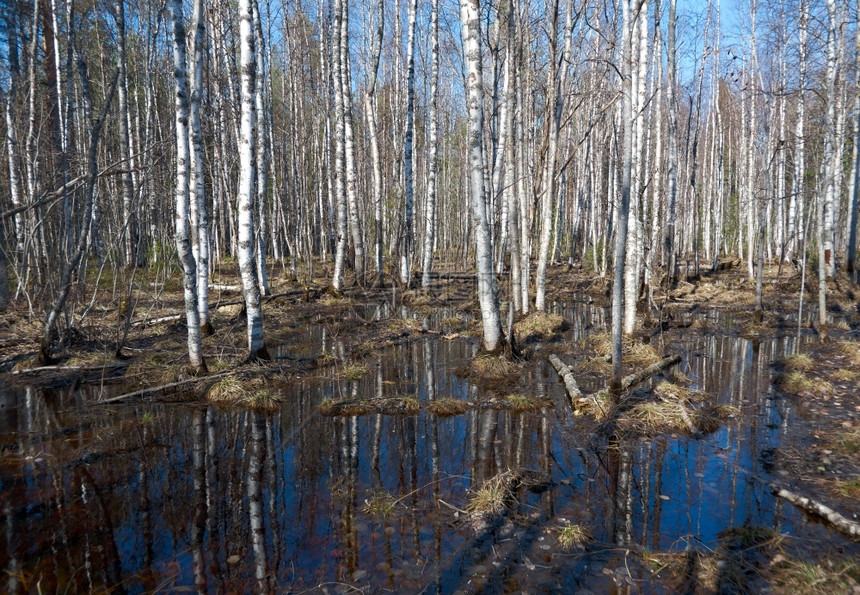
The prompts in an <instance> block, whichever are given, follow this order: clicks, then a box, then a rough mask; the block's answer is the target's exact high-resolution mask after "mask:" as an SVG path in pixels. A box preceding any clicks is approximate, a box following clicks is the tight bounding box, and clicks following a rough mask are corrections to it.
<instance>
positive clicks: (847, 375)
mask: <svg viewBox="0 0 860 595" xmlns="http://www.w3.org/2000/svg"><path fill="white" fill-rule="evenodd" d="M830 379H831V380H834V381H836V382H857V381H858V380H860V371H857V370H848V369H846V368H839V369H838V370H836V371H834V372H833V374H831V375H830Z"/></svg>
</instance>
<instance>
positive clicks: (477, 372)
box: [469, 354, 520, 380]
mask: <svg viewBox="0 0 860 595" xmlns="http://www.w3.org/2000/svg"><path fill="white" fill-rule="evenodd" d="M469 371H470V372H471V374H472V375H473V376H475V377H477V378H483V379H487V380H506V379H508V378H512V377H514V376H519V373H520V366H519V365H518V364H517V363H516V362H512V361H511V360H510V359H508V358H507V357H505V356H503V355H487V354H485V355H479V356H478V357H476V358H475V359H473V360H472V361H471V362H470V364H469Z"/></svg>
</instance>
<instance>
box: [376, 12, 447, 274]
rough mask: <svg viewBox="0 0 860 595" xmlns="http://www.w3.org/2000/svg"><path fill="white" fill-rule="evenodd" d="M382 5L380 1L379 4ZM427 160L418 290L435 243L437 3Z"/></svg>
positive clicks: (432, 25)
mask: <svg viewBox="0 0 860 595" xmlns="http://www.w3.org/2000/svg"><path fill="white" fill-rule="evenodd" d="M380 1H381V0H380ZM430 35H431V37H430V52H431V55H432V57H431V66H430V156H429V158H428V159H429V162H430V163H429V170H430V171H429V172H428V174H427V203H426V206H425V221H426V229H425V232H424V263H423V266H422V277H421V286H422V287H424V288H427V287H429V286H430V271H431V269H432V267H433V245H434V243H435V240H436V176H437V171H438V157H437V155H438V151H439V137H438V133H437V127H438V120H439V115H438V109H439V107H438V85H439V0H433V3H432V4H431V7H430Z"/></svg>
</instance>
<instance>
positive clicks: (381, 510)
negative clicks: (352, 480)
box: [361, 490, 397, 518]
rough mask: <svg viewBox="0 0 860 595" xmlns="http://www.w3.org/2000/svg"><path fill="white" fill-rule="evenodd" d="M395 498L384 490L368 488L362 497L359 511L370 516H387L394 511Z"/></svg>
mask: <svg viewBox="0 0 860 595" xmlns="http://www.w3.org/2000/svg"><path fill="white" fill-rule="evenodd" d="M396 504H397V498H395V497H394V494H391V493H389V492H386V491H385V490H370V491H368V492H367V496H366V497H365V499H364V506H362V507H361V512H363V513H364V514H366V515H367V516H370V517H380V518H388V517H390V516H391V513H392V512H394V506H395V505H396Z"/></svg>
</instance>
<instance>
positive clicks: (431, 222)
mask: <svg viewBox="0 0 860 595" xmlns="http://www.w3.org/2000/svg"><path fill="white" fill-rule="evenodd" d="M380 1H381V0H380ZM509 43H510V41H509ZM430 53H431V58H430V60H431V66H430V156H429V164H428V167H429V170H430V171H429V172H428V174H427V201H426V203H425V207H424V221H425V222H426V228H425V231H424V264H423V267H422V276H421V286H422V287H424V288H425V289H426V288H427V287H429V286H430V271H431V269H432V267H433V245H434V244H435V241H436V176H437V174H438V169H439V164H438V152H439V137H438V131H437V128H438V125H439V114H438V109H439V108H438V101H439V97H438V85H439V0H432V3H431V5H430ZM374 175H375V173H374Z"/></svg>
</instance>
